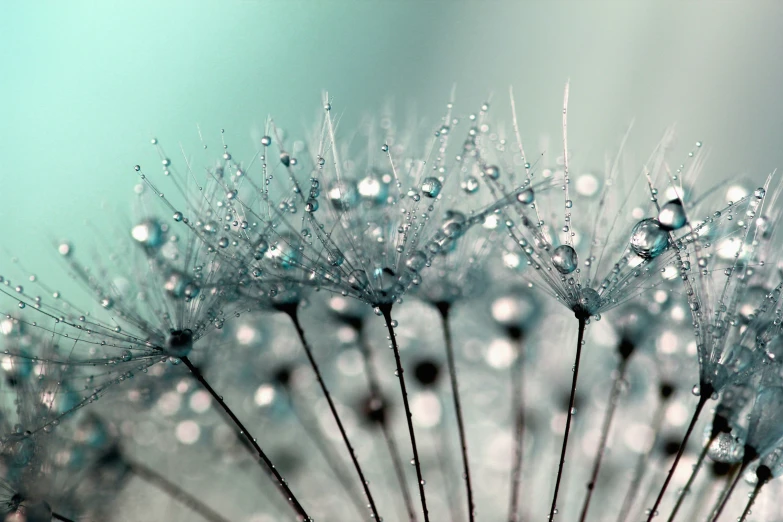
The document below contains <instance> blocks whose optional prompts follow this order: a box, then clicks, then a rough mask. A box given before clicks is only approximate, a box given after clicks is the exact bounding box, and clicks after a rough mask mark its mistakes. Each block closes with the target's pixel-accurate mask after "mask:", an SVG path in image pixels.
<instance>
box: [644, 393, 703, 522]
mask: <svg viewBox="0 0 783 522" xmlns="http://www.w3.org/2000/svg"><path fill="white" fill-rule="evenodd" d="M702 388H703V389H702V393H701V395H700V396H699V403H698V404H697V405H696V410H695V411H694V412H693V417H692V418H691V423H690V424H689V425H688V429H687V431H686V432H685V436H684V437H683V438H682V442H681V443H680V449H679V450H677V456H676V457H674V462H672V467H671V468H670V469H669V473H668V474H667V475H666V480H664V482H663V486H661V491H660V492H658V497H657V498H656V499H655V503H654V504H653V507H652V508H651V509H650V513H649V515H647V522H652V519H653V517H654V516H655V513H656V512H657V511H658V506H660V505H661V500H663V495H664V494H665V493H666V489H667V488H668V487H669V482H671V480H672V477H673V476H674V471H675V470H676V469H677V465H678V464H679V463H680V459H681V458H682V454H683V453H684V452H685V446H687V445H688V439H689V438H690V437H691V433H692V432H693V428H694V427H696V421H698V420H699V414H700V413H701V410H702V409H704V405H705V404H707V401H708V400H709V398H710V395H712V386H710V385H705V386H703V387H702Z"/></svg>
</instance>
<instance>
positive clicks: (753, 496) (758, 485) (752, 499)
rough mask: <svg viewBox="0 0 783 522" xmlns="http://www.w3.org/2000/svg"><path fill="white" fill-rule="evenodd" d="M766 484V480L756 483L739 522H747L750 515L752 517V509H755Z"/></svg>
mask: <svg viewBox="0 0 783 522" xmlns="http://www.w3.org/2000/svg"><path fill="white" fill-rule="evenodd" d="M766 483H767V481H766V480H759V481H758V482H757V483H756V487H755V488H753V493H751V494H750V498H749V499H748V503H747V504H746V505H745V509H744V510H743V511H742V516H741V517H740V518H739V522H745V519H746V518H748V515H750V508H751V507H753V503H754V502H755V501H756V497H758V496H759V493H760V492H761V488H763V487H764V484H766Z"/></svg>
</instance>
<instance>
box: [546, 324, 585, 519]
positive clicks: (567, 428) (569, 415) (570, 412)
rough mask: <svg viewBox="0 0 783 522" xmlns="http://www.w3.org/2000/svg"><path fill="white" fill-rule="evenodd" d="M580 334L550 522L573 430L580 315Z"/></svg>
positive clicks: (577, 344) (553, 514)
mask: <svg viewBox="0 0 783 522" xmlns="http://www.w3.org/2000/svg"><path fill="white" fill-rule="evenodd" d="M577 319H578V320H579V335H577V341H576V355H575V357H574V377H573V379H572V381H571V397H570V398H569V400H568V413H567V415H566V425H565V432H564V433H563V447H562V449H561V450H560V464H559V465H558V468H557V478H556V479H555V493H554V495H552V508H551V509H550V510H549V518H548V520H549V522H552V521H553V520H554V519H555V510H556V509H557V494H558V493H559V491H560V479H561V478H562V477H563V466H564V465H565V458H566V450H567V448H568V433H569V431H571V418H572V417H573V416H574V413H573V412H574V397H575V396H576V382H577V379H578V378H579V360H580V359H581V358H582V342H583V341H584V337H585V324H586V323H585V322H586V318H585V317H582V316H579V317H577Z"/></svg>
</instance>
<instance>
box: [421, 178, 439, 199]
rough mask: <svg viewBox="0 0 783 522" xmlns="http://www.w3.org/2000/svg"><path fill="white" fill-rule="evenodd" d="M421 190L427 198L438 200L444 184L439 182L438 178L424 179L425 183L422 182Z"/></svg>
mask: <svg viewBox="0 0 783 522" xmlns="http://www.w3.org/2000/svg"><path fill="white" fill-rule="evenodd" d="M419 188H420V189H421V192H422V194H424V195H425V196H427V197H428V198H437V197H438V194H440V190H441V188H443V184H442V183H441V182H440V181H439V180H438V178H432V177H429V178H424V181H422V182H421V186H420V187H419Z"/></svg>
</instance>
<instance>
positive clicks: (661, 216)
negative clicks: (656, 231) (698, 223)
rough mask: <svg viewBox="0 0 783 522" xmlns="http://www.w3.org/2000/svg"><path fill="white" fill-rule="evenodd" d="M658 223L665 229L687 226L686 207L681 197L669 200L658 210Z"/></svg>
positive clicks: (677, 228)
mask: <svg viewBox="0 0 783 522" xmlns="http://www.w3.org/2000/svg"><path fill="white" fill-rule="evenodd" d="M658 223H659V224H660V226H661V228H663V229H664V230H679V229H681V228H682V227H684V226H685V209H684V208H683V206H682V201H681V200H680V199H673V200H671V201H668V202H667V203H666V204H665V205H664V206H663V207H661V211H660V212H658Z"/></svg>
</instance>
